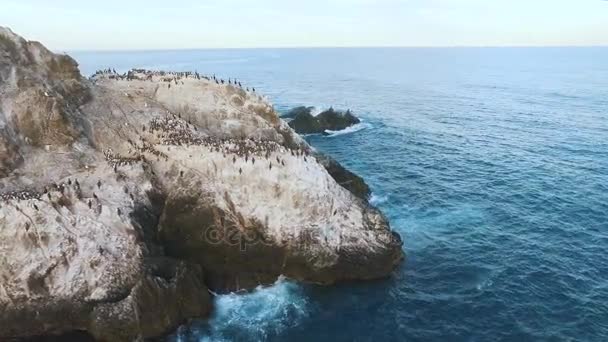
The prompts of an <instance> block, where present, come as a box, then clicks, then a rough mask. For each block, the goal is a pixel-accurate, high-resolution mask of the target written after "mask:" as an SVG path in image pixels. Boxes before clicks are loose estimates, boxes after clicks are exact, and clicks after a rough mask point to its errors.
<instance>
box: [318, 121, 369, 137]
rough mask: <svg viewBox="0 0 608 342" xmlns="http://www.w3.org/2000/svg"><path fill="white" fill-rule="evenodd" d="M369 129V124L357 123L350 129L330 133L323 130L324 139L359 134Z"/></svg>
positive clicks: (327, 130)
mask: <svg viewBox="0 0 608 342" xmlns="http://www.w3.org/2000/svg"><path fill="white" fill-rule="evenodd" d="M369 127H371V126H370V124H368V123H365V122H361V123H358V124H356V125H352V126H350V127H346V128H345V129H342V130H339V131H332V130H329V129H326V130H325V133H326V135H325V136H326V137H328V138H331V137H337V136H339V135H344V134H350V133H355V132H359V131H361V130H364V129H366V128H369Z"/></svg>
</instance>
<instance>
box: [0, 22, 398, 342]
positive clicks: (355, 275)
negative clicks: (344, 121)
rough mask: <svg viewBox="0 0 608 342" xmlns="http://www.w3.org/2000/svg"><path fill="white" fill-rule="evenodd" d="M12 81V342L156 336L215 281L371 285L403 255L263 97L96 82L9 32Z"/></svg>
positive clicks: (0, 103) (3, 312) (4, 275)
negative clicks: (20, 341) (37, 338)
mask: <svg viewBox="0 0 608 342" xmlns="http://www.w3.org/2000/svg"><path fill="white" fill-rule="evenodd" d="M0 78H1V79H0V81H1V82H0V123H1V126H0V127H2V129H1V130H0V176H1V177H0V251H2V253H1V254H0V340H5V339H9V338H21V337H34V336H47V335H57V334H64V333H69V334H76V336H80V335H81V334H84V335H86V336H90V337H91V338H95V339H99V340H108V341H129V340H135V339H145V338H148V337H153V336H159V335H161V334H163V333H165V332H167V331H168V330H170V329H172V328H174V327H176V326H177V325H178V324H179V323H180V322H182V321H184V320H187V319H189V318H192V317H201V316H204V315H206V314H207V313H208V312H209V310H210V309H211V307H210V300H209V295H208V292H207V287H211V288H212V289H215V290H219V291H226V290H235V289H251V288H253V287H255V286H257V285H258V284H267V283H271V282H273V281H274V280H275V279H276V278H277V277H278V276H279V275H281V274H283V275H286V276H289V277H292V278H294V279H298V280H303V281H310V282H316V283H323V284H331V283H335V282H338V281H344V280H352V279H372V278H378V277H384V276H387V275H389V274H390V273H391V271H392V269H393V268H394V267H395V265H396V264H397V263H398V262H399V261H400V260H401V259H402V257H403V255H402V251H401V240H400V238H399V237H398V236H397V235H396V234H394V233H392V232H391V231H390V228H389V226H388V222H387V221H386V219H385V218H384V216H383V215H382V214H381V213H380V212H379V211H378V210H376V209H375V208H373V207H371V206H370V205H369V204H368V203H367V201H365V200H362V199H360V198H357V197H356V196H355V195H353V194H352V193H351V192H349V191H348V190H346V188H348V187H347V185H345V184H342V186H341V185H340V184H338V183H336V181H335V180H334V178H332V176H331V175H330V174H329V173H328V170H330V171H331V170H332V168H334V167H332V166H329V167H327V169H326V167H324V165H323V163H321V162H319V161H318V160H317V158H315V151H314V150H313V149H312V148H311V147H310V146H309V145H308V144H307V143H306V142H305V141H304V140H303V139H302V138H300V137H299V136H298V135H297V134H295V133H294V132H293V131H292V130H291V129H290V128H289V126H288V125H287V124H286V123H285V122H284V121H282V120H280V119H279V117H278V115H277V113H276V112H275V111H274V109H273V108H272V106H271V105H270V104H269V103H267V102H266V101H265V100H263V99H262V98H261V97H259V96H258V95H257V94H255V93H253V92H248V91H245V90H243V89H241V88H240V87H237V86H234V85H232V84H229V85H226V84H221V83H220V82H218V83H216V82H215V80H212V79H210V78H209V77H206V76H202V77H201V75H198V74H194V73H167V72H151V71H146V70H132V71H130V72H129V73H127V74H123V75H119V74H117V73H115V72H114V71H113V70H106V71H103V72H98V73H96V75H94V76H93V77H92V78H91V79H85V78H83V77H81V76H80V74H79V72H78V67H77V65H76V62H75V61H74V60H72V59H71V58H69V57H67V56H62V55H56V54H53V53H51V52H50V51H48V50H47V49H45V48H44V47H43V46H42V45H41V44H39V43H35V42H27V41H25V40H23V39H22V38H20V37H18V36H17V35H15V34H14V33H12V32H11V31H10V30H8V29H5V28H0ZM169 85H171V86H169ZM335 174H336V172H334V177H336V175H335ZM343 186H344V187H343ZM345 187H346V188H345Z"/></svg>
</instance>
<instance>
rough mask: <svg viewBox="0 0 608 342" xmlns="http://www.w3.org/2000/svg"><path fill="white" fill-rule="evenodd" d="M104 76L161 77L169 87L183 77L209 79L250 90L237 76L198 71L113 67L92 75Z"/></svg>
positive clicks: (114, 78)
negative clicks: (125, 69)
mask: <svg viewBox="0 0 608 342" xmlns="http://www.w3.org/2000/svg"><path fill="white" fill-rule="evenodd" d="M99 76H103V77H107V78H109V79H113V80H126V81H133V80H139V81H145V80H152V79H153V77H159V78H161V80H162V81H163V82H167V83H169V88H171V83H172V82H173V83H175V84H176V85H177V84H179V83H180V82H181V84H184V81H183V80H182V79H187V78H191V79H196V80H201V79H204V80H207V81H209V82H215V84H218V85H232V86H235V87H237V86H238V87H239V88H240V89H244V90H246V91H247V92H249V91H250V89H249V87H245V88H243V84H242V83H241V82H240V81H238V80H237V79H236V78H234V79H231V78H228V80H227V81H226V80H224V79H222V78H217V77H216V76H215V75H212V76H207V75H202V74H199V73H198V72H191V71H183V72H167V71H156V70H146V69H131V70H129V71H127V72H125V73H122V74H120V73H118V72H116V70H115V69H113V68H108V69H102V70H97V71H96V72H95V73H94V74H93V75H92V76H91V79H95V78H96V77H99ZM251 91H252V92H254V93H255V88H254V87H252V88H251Z"/></svg>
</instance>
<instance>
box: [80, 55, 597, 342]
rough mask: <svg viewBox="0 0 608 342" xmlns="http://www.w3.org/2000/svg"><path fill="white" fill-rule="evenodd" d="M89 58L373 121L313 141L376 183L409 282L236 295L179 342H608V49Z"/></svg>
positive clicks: (92, 65) (89, 66)
mask: <svg viewBox="0 0 608 342" xmlns="http://www.w3.org/2000/svg"><path fill="white" fill-rule="evenodd" d="M72 55H73V56H74V57H75V58H76V59H77V60H78V61H79V62H80V64H81V70H82V71H83V73H85V74H87V75H88V74H91V73H93V72H94V70H95V69H97V68H103V67H113V68H116V69H117V71H125V70H126V69H128V68H130V67H146V68H154V69H171V70H177V71H183V70H198V71H199V72H201V73H206V74H213V73H215V74H216V75H218V76H219V77H223V78H226V79H227V78H228V77H230V78H234V77H236V78H238V79H239V80H241V81H242V82H243V83H244V84H246V85H247V86H254V87H256V89H258V92H260V93H263V94H266V95H267V96H268V97H269V98H270V99H271V101H272V102H273V103H274V104H275V106H276V108H277V109H278V110H280V111H284V110H286V109H289V108H291V107H294V106H299V105H306V106H315V107H316V108H317V109H318V110H320V109H324V108H328V107H330V106H333V107H334V108H338V109H351V110H352V111H353V112H354V113H355V114H356V115H358V116H359V117H361V118H362V119H363V120H364V123H363V124H362V125H361V126H358V127H357V128H356V129H352V130H350V131H349V132H342V133H344V134H334V135H331V136H309V137H307V139H308V140H309V142H310V143H311V144H312V145H313V146H314V147H316V148H317V149H319V150H321V151H323V152H326V153H328V154H330V155H331V156H333V157H335V158H336V159H337V160H339V161H340V162H341V163H343V164H344V165H345V166H347V167H348V168H350V169H351V170H353V171H355V172H356V173H358V174H359V175H361V176H363V177H364V178H365V179H366V181H367V182H368V183H369V184H370V186H371V187H372V189H373V193H374V196H373V199H372V201H373V203H374V204H376V205H377V206H378V207H380V208H381V209H382V210H383V211H384V212H385V213H386V214H387V216H388V217H389V219H390V222H391V225H392V227H393V228H394V229H395V230H397V231H398V232H399V233H401V235H402V236H403V238H404V242H405V243H404V246H403V248H404V250H405V252H406V253H407V260H406V262H405V263H404V264H403V265H402V266H401V267H400V268H399V269H398V270H397V271H396V272H395V275H394V276H393V277H392V278H391V279H387V280H381V281H375V282H368V283H358V284H345V285H339V286H334V287H318V286H310V285H299V284H294V283H291V282H289V281H285V280H283V281H279V282H278V283H277V284H276V285H275V286H272V287H268V288H264V289H259V290H257V291H254V292H253V293H251V294H247V295H225V296H220V297H217V298H216V299H215V305H216V308H215V312H214V315H213V317H212V318H211V319H210V321H209V322H197V323H194V324H191V325H190V326H184V327H182V328H180V329H179V331H178V332H177V333H175V334H173V335H172V336H171V337H170V340H171V341H290V342H296V341H442V342H443V341H518V342H521V341H608V48H462V49H460V48H448V49H380V48H379V49H287V50H272V49H260V50H188V51H165V52H159V51H150V52H117V53H113V52H112V53H110V52H103V53H101V52H77V53H73V54H72Z"/></svg>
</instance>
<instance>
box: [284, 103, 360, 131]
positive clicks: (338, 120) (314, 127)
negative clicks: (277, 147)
mask: <svg viewBox="0 0 608 342" xmlns="http://www.w3.org/2000/svg"><path fill="white" fill-rule="evenodd" d="M313 109H314V108H313V107H296V108H293V109H291V110H290V111H288V112H287V113H285V114H283V115H282V116H281V117H282V118H284V119H290V121H289V127H291V128H292V129H293V130H294V131H296V133H298V134H325V133H327V131H341V130H343V129H346V128H348V127H350V126H353V125H356V124H358V123H361V120H359V118H357V117H356V116H354V115H353V114H352V113H351V111H350V110H347V111H346V112H341V111H337V110H335V109H333V108H329V109H328V110H325V111H323V112H321V113H319V115H316V116H315V115H313V114H312V110H313Z"/></svg>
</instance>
